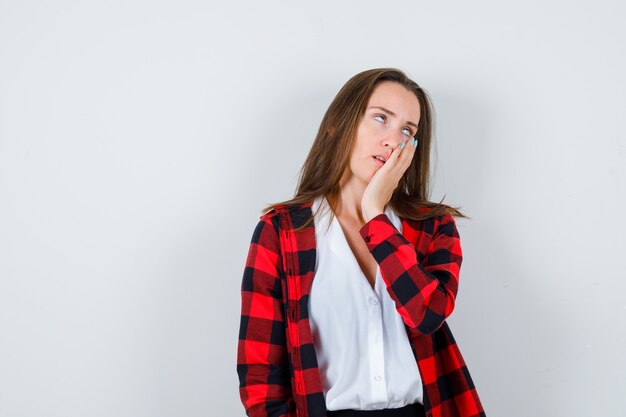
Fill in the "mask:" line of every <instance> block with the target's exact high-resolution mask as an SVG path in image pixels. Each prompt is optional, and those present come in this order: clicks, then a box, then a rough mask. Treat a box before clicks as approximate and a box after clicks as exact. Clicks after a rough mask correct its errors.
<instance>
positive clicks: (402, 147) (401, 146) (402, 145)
mask: <svg viewBox="0 0 626 417" xmlns="http://www.w3.org/2000/svg"><path fill="white" fill-rule="evenodd" d="M404 145H406V142H402V144H401V145H400V150H402V149H404Z"/></svg>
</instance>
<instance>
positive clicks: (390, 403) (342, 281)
mask: <svg viewBox="0 0 626 417" xmlns="http://www.w3.org/2000/svg"><path fill="white" fill-rule="evenodd" d="M320 205H321V206H322V208H321V211H320V213H319V214H318V217H316V218H315V237H316V244H317V245H316V246H317V247H316V250H317V256H316V262H315V276H314V279H313V284H312V287H311V293H310V296H309V301H308V303H309V323H310V326H311V332H312V335H313V342H314V346H315V352H316V356H317V361H318V365H319V369H320V374H321V378H322V386H323V390H324V398H325V401H326V408H327V409H328V410H342V409H356V410H378V409H382V408H400V407H403V406H405V405H407V404H413V403H416V402H419V403H421V404H423V387H422V380H421V377H420V373H419V370H418V367H417V363H416V361H415V357H414V356H413V352H412V350H411V345H410V343H409V339H408V336H407V333H406V330H405V327H404V322H403V321H402V317H401V316H400V314H399V313H398V312H397V310H396V307H395V304H394V301H393V300H392V299H391V297H390V295H389V293H388V292H387V288H386V287H385V282H384V280H383V278H382V276H381V275H380V267H379V266H378V267H377V270H376V282H375V285H374V288H372V286H371V285H370V283H369V281H368V280H367V277H366V276H365V274H364V273H363V271H362V270H361V268H360V266H359V264H358V262H357V259H356V258H355V256H354V254H353V252H352V250H351V249H350V246H349V245H348V241H347V240H346V237H345V234H344V233H343V230H342V229H341V225H340V224H339V221H338V220H337V217H335V216H333V219H332V221H331V222H330V229H329V230H328V231H326V229H327V226H328V223H329V220H330V216H329V213H330V206H329V205H328V202H327V200H326V198H323V197H319V198H317V199H316V200H315V201H314V202H313V205H312V207H311V209H312V210H313V213H315V211H316V210H317V208H318V207H319V206H320ZM384 212H385V214H386V215H387V216H388V217H389V219H390V220H391V222H392V223H393V224H394V226H395V227H396V228H397V229H398V231H400V232H402V223H401V220H400V218H399V217H398V216H397V215H396V214H395V213H394V212H393V210H391V208H389V207H385V211H384Z"/></svg>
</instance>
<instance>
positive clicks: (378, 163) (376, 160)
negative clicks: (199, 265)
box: [372, 156, 385, 167]
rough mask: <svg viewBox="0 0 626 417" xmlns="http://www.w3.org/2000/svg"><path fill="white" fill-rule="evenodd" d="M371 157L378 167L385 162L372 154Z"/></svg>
mask: <svg viewBox="0 0 626 417" xmlns="http://www.w3.org/2000/svg"><path fill="white" fill-rule="evenodd" d="M372 158H373V159H374V161H375V162H376V165H377V166H378V167H381V166H383V165H385V163H384V162H383V161H381V160H380V159H378V158H376V157H374V156H372Z"/></svg>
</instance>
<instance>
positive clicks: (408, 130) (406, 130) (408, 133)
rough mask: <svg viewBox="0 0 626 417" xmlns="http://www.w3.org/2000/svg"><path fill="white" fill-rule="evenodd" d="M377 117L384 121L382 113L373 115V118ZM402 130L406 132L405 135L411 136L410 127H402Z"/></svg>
mask: <svg viewBox="0 0 626 417" xmlns="http://www.w3.org/2000/svg"><path fill="white" fill-rule="evenodd" d="M377 117H380V118H381V119H382V120H381V121H382V122H384V121H385V116H384V115H382V114H377V115H375V116H374V119H376V118H377ZM402 130H403V131H405V132H406V135H407V136H412V134H411V129H409V128H408V127H405V128H404V129H402Z"/></svg>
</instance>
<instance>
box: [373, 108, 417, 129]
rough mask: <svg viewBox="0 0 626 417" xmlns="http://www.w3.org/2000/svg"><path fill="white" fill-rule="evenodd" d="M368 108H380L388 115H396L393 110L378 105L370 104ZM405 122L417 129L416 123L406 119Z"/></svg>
mask: <svg viewBox="0 0 626 417" xmlns="http://www.w3.org/2000/svg"><path fill="white" fill-rule="evenodd" d="M370 109H380V110H382V111H384V112H385V113H389V114H390V115H392V116H394V117H395V116H396V114H395V113H394V112H392V111H391V110H389V109H386V108H384V107H380V106H371V107H370ZM368 110H369V109H368ZM406 123H407V124H409V125H412V126H415V128H416V129H417V125H416V124H415V123H413V122H411V121H407V122H406Z"/></svg>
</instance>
